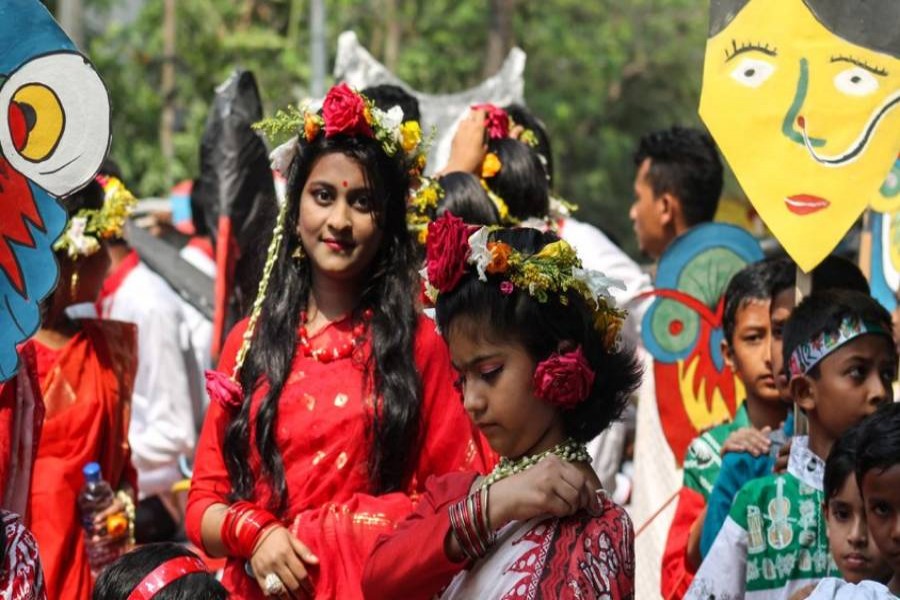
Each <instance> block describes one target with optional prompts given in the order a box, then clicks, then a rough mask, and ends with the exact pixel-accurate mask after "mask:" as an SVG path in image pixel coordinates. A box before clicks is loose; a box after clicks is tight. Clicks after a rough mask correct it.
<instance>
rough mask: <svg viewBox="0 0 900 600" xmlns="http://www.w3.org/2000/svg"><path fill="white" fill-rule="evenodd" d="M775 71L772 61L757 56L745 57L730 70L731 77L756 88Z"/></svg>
mask: <svg viewBox="0 0 900 600" xmlns="http://www.w3.org/2000/svg"><path fill="white" fill-rule="evenodd" d="M774 72H775V66H774V65H773V64H772V63H769V62H766V61H764V60H760V59H758V58H745V59H743V60H742V61H741V62H740V63H739V64H738V66H736V67H735V68H734V70H733V71H731V78H732V79H734V80H735V81H737V82H738V83H740V84H741V85H746V86H747V87H751V88H758V87H759V86H761V85H762V84H763V83H764V82H765V81H766V79H768V78H769V77H771V76H772V73H774Z"/></svg>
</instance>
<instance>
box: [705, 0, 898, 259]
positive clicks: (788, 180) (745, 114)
mask: <svg viewBox="0 0 900 600" xmlns="http://www.w3.org/2000/svg"><path fill="white" fill-rule="evenodd" d="M898 23H900V2H898V1H897V0H867V1H866V2H848V1H847V0H711V3H710V31H709V33H710V35H709V40H708V42H707V45H706V59H705V63H704V68H703V91H702V95H701V99H700V116H701V117H702V118H703V121H704V122H705V123H706V125H707V127H708V128H709V130H710V132H711V133H712V135H713V137H714V138H715V140H716V142H717V144H718V145H719V148H720V149H721V150H722V153H723V154H724V155H725V158H726V159H727V160H728V163H729V164H730V165H731V167H732V169H733V170H734V172H735V175H736V176H737V178H738V181H739V182H740V184H741V186H742V187H743V189H744V191H745V192H746V193H747V196H748V197H749V198H750V201H751V202H752V203H753V206H754V207H755V208H756V210H757V212H758V213H759V215H760V217H761V218H762V219H763V221H764V222H765V223H766V225H767V226H768V227H769V229H770V230H771V231H772V233H773V234H774V236H775V237H776V238H777V239H778V241H779V242H780V243H781V244H782V246H784V248H785V250H786V251H787V252H788V254H790V256H791V257H792V258H793V259H794V260H795V261H796V262H797V264H798V265H799V266H800V268H802V269H803V270H804V271H807V272H808V271H809V270H811V269H812V268H813V267H815V266H816V265H817V264H818V263H819V262H820V261H821V260H822V259H823V258H824V257H826V256H827V255H828V254H829V253H830V252H831V251H832V250H833V249H834V247H835V246H836V245H837V244H838V242H839V241H840V240H841V238H842V237H843V236H844V234H845V233H846V232H847V230H848V229H849V228H850V226H851V225H852V224H853V223H854V222H855V221H856V219H857V218H859V216H860V214H861V213H862V211H863V209H864V208H865V207H866V206H867V205H868V204H869V202H870V201H871V199H872V198H873V197H874V196H875V195H876V194H877V192H878V190H879V188H880V187H881V185H882V183H883V181H884V179H885V175H886V174H887V173H888V171H889V170H890V168H891V165H892V164H893V163H894V160H895V158H896V157H897V154H898V151H900V110H898V108H897V106H898V104H900V27H898Z"/></svg>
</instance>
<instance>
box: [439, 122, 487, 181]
mask: <svg viewBox="0 0 900 600" xmlns="http://www.w3.org/2000/svg"><path fill="white" fill-rule="evenodd" d="M486 115H487V112H486V111H484V110H470V111H469V114H468V115H466V116H465V117H464V118H463V120H462V121H460V122H459V127H457V129H456V133H455V134H454V135H453V142H451V144H450V159H449V160H448V161H447V166H446V167H444V168H443V169H442V170H441V174H442V175H443V174H445V173H454V172H456V171H462V172H464V173H472V174H474V175H475V176H476V177H480V176H481V163H482V162H483V161H484V155H485V153H486V152H487V145H486V144H485V140H484V138H485V118H486Z"/></svg>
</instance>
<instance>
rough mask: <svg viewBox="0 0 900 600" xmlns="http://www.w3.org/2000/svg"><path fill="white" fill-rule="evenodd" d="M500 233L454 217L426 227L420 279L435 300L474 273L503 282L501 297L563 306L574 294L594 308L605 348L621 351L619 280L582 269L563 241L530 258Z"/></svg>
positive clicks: (483, 279)
mask: <svg viewBox="0 0 900 600" xmlns="http://www.w3.org/2000/svg"><path fill="white" fill-rule="evenodd" d="M498 229H499V228H497V227H473V226H469V225H466V224H465V223H463V221H462V219H460V218H458V217H456V216H454V215H452V214H450V213H447V214H444V215H443V216H441V218H439V219H437V220H435V221H434V222H432V223H430V224H429V225H428V245H427V247H426V259H425V262H426V266H425V269H424V270H423V271H422V275H423V277H424V278H425V282H426V294H427V295H428V297H429V298H430V299H431V300H432V302H436V301H437V298H438V296H439V295H440V294H442V293H445V292H449V291H451V290H453V289H454V288H455V287H456V286H457V284H458V283H459V281H460V280H461V279H462V277H463V276H464V275H465V274H466V272H471V270H473V269H474V271H475V272H476V273H477V274H478V279H479V280H481V281H484V282H488V281H489V279H488V277H489V276H490V277H493V278H495V279H499V280H500V281H499V286H500V291H501V292H502V293H503V294H512V293H513V292H514V291H515V290H516V289H519V290H522V291H524V292H526V293H527V294H528V295H530V296H531V297H532V298H534V299H535V300H537V301H538V302H542V303H544V302H549V301H550V300H551V299H555V300H557V301H558V302H560V303H561V304H563V305H565V304H567V303H568V301H569V298H568V295H567V294H568V293H569V292H570V291H575V292H577V293H578V294H580V295H581V296H582V297H583V298H584V299H585V300H586V301H587V303H588V305H589V306H591V307H592V308H593V311H594V328H595V329H596V330H597V332H598V333H599V334H600V335H601V336H603V341H604V345H605V346H606V348H607V349H610V350H614V349H617V348H618V347H619V345H620V343H621V332H622V325H623V324H624V321H625V317H626V315H627V312H626V311H624V310H622V309H619V308H616V304H615V300H614V299H613V297H612V295H611V294H610V291H609V290H610V288H614V287H615V288H619V289H623V290H624V289H625V286H624V284H623V283H622V282H621V281H619V280H617V279H612V278H610V277H607V276H606V275H604V274H603V273H601V272H599V271H594V270H591V269H584V268H582V263H581V259H579V258H578V255H577V254H576V252H575V249H574V248H572V246H570V245H569V244H568V243H567V242H565V241H563V240H558V241H556V242H552V243H550V244H547V245H546V246H544V247H543V248H542V249H541V250H540V251H538V252H537V253H535V254H530V255H526V254H523V253H522V252H519V251H518V250H515V249H514V248H512V246H510V245H509V244H507V243H505V242H502V241H491V239H490V235H491V232H493V231H497V230H498Z"/></svg>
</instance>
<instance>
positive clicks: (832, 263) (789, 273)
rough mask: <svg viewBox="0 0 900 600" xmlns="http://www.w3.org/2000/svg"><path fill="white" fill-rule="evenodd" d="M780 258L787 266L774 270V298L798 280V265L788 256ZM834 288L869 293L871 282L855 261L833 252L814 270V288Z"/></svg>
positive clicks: (821, 289)
mask: <svg viewBox="0 0 900 600" xmlns="http://www.w3.org/2000/svg"><path fill="white" fill-rule="evenodd" d="M778 260H779V261H784V263H785V264H786V267H785V268H784V269H783V270H782V269H781V267H779V268H778V269H776V270H775V271H773V279H772V297H773V298H774V297H775V296H777V295H778V294H780V293H781V292H783V291H784V290H786V289H789V288H792V287H794V284H795V283H796V281H797V266H796V265H795V264H794V262H793V261H792V260H791V259H789V258H787V257H783V258H780V259H778ZM834 289H839V290H855V291H857V292H861V293H863V294H868V293H869V282H868V281H866V276H865V275H863V273H862V271H860V270H859V267H858V266H857V265H856V263H855V262H853V261H851V260H847V259H846V258H844V257H842V256H835V255H834V254H832V255H830V256H826V257H825V260H823V261H822V262H820V263H819V264H818V266H816V268H815V269H813V270H812V290H813V291H814V292H817V291H823V290H834Z"/></svg>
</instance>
